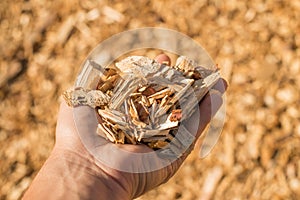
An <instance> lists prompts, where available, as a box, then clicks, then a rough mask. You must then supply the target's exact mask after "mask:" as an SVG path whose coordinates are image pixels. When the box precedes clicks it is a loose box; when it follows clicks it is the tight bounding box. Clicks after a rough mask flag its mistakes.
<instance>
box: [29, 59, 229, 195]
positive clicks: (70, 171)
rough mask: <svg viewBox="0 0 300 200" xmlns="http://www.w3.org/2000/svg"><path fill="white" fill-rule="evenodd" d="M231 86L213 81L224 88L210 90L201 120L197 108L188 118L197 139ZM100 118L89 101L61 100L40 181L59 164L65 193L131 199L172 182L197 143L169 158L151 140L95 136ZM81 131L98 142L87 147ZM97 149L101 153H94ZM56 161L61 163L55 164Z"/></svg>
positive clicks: (216, 87)
mask: <svg viewBox="0 0 300 200" xmlns="http://www.w3.org/2000/svg"><path fill="white" fill-rule="evenodd" d="M167 59H168V57H166V56H161V55H160V56H158V57H157V60H158V61H159V62H161V63H162V62H165V61H167ZM226 87H227V86H226V82H225V81H224V80H223V79H220V80H219V81H218V83H217V84H216V85H215V87H214V89H216V90H218V91H219V92H220V94H217V93H213V94H211V95H210V94H208V95H206V96H205V98H204V99H203V100H202V101H201V103H200V104H199V111H200V122H199V124H195V123H194V119H195V117H196V115H199V113H195V114H194V115H193V116H192V117H191V118H190V119H189V120H188V121H187V123H186V127H187V129H188V130H189V132H190V133H191V134H192V135H194V136H195V141H194V143H195V142H196V140H197V138H198V137H199V136H200V135H201V133H202V132H203V130H204V129H205V127H206V126H207V124H208V123H209V121H210V119H211V117H212V115H214V114H215V113H216V111H217V110H218V109H219V108H220V106H221V104H222V97H221V95H222V93H224V92H225V90H226ZM97 123H98V121H97V118H96V117H95V110H94V109H92V108H90V107H87V106H81V107H76V108H70V107H68V106H67V105H66V104H65V103H62V104H61V107H60V111H59V115H58V121H57V129H56V144H55V147H54V150H53V152H52V154H51V156H50V158H49V159H48V161H47V162H46V164H45V167H43V168H44V171H43V170H41V172H40V173H39V175H40V176H38V177H40V178H37V182H41V181H39V180H41V178H42V180H45V181H46V180H48V181H49V179H45V178H44V179H43V173H44V172H45V173H46V172H48V171H49V170H50V171H51V172H53V173H54V174H56V173H57V168H59V170H61V172H60V173H61V174H64V177H66V178H65V180H64V181H63V182H64V183H63V184H62V186H61V187H62V188H63V187H65V185H66V184H68V187H67V188H68V189H67V193H66V192H64V191H63V189H60V191H61V196H60V197H61V198H65V197H69V198H70V199H74V198H76V197H77V198H80V199H84V198H86V199H108V198H109V199H132V198H136V197H138V196H140V195H142V194H144V193H145V192H147V191H149V190H151V189H153V188H155V187H157V186H159V185H160V184H162V183H165V182H167V181H168V180H169V179H170V178H171V177H172V176H173V175H174V174H175V173H176V171H177V170H178V169H179V167H180V166H181V164H182V163H183V161H184V160H185V159H186V157H187V156H188V154H189V153H190V151H191V150H192V149H193V147H194V143H193V144H192V145H191V146H189V147H188V149H187V150H186V152H185V153H183V154H182V155H181V156H180V157H178V158H177V159H175V160H172V161H171V162H170V161H169V160H166V159H165V158H161V157H159V156H156V155H155V154H153V150H152V149H150V148H149V147H147V146H146V145H128V144H125V145H124V144H122V145H117V144H113V143H111V142H109V141H106V140H105V139H104V138H101V137H96V138H95V127H97ZM79 132H80V133H79ZM82 133H84V134H86V135H87V137H90V138H88V139H85V140H88V142H89V143H90V144H96V145H94V146H93V145H92V146H89V147H87V145H85V144H84V143H83V142H82V138H81V136H82ZM97 144H101V145H97ZM149 153H151V155H152V156H151V157H147V156H146V157H143V156H142V155H146V154H149ZM95 155H97V156H96V157H95ZM131 155H134V156H131ZM52 163H57V164H56V165H54V166H53V165H52ZM61 163H63V165H62V164H61ZM162 163H164V164H162ZM165 163H167V164H165ZM150 165H151V166H154V168H153V169H155V170H153V171H152V170H149V169H150V168H149V166H150ZM58 166H59V167H58ZM124 166H126V170H122V168H123V167H124ZM59 178H60V177H56V178H55V179H54V180H53V181H56V180H57V179H58V180H59ZM50 180H51V178H50ZM42 182H44V181H42ZM32 187H34V186H32ZM32 187H31V188H32ZM32 191H33V189H31V190H29V192H28V193H29V196H30V194H32ZM40 193H42V192H40Z"/></svg>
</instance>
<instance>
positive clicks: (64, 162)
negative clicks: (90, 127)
mask: <svg viewBox="0 0 300 200" xmlns="http://www.w3.org/2000/svg"><path fill="white" fill-rule="evenodd" d="M36 189H37V190H38V191H35V190H36ZM49 191H50V193H49ZM27 193H28V195H26V194H25V196H24V198H25V199H26V196H27V197H30V198H28V199H41V198H42V197H45V198H46V199H129V195H128V193H127V192H126V191H125V190H124V189H123V188H122V187H121V185H120V184H119V183H118V180H115V179H113V178H112V177H111V176H110V175H108V174H107V173H105V172H104V171H103V170H102V169H101V168H99V167H98V166H97V165H95V163H93V160H92V159H90V158H88V157H85V156H82V155H79V154H77V153H76V152H70V151H64V150H60V149H56V148H55V150H54V151H53V152H52V154H51V155H50V157H49V158H48V160H47V161H46V163H45V164H44V166H43V167H42V169H41V171H40V172H39V174H38V175H37V177H36V178H35V180H34V182H33V184H32V185H31V187H30V188H29V190H28V192H27ZM31 194H35V196H32V195H31ZM34 197H36V198H34ZM127 197H128V198H127Z"/></svg>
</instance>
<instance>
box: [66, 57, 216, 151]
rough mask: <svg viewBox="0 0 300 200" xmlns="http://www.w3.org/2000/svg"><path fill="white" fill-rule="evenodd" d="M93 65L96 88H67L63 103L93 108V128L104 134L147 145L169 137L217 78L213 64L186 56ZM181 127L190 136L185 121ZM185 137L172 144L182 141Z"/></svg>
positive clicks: (160, 143) (161, 143) (155, 145)
mask: <svg viewBox="0 0 300 200" xmlns="http://www.w3.org/2000/svg"><path fill="white" fill-rule="evenodd" d="M88 62H90V63H92V64H93V65H97V64H96V63H95V62H93V61H88ZM97 68H98V69H100V73H101V74H100V75H99V77H100V80H99V82H98V85H97V88H96V90H89V89H85V88H75V89H71V90H68V91H66V92H65V93H64V94H63V97H64V99H65V100H66V102H67V104H68V105H69V106H80V105H88V106H90V107H93V108H96V110H97V112H98V114H99V116H100V120H99V121H100V123H99V124H98V131H97V132H98V134H99V135H100V136H102V137H104V138H106V139H107V140H109V141H111V142H113V143H119V144H140V143H143V144H146V145H148V146H149V147H151V148H152V149H160V148H163V147H164V146H166V145H167V144H168V143H169V142H170V141H172V140H173V139H174V137H175V136H176V133H177V132H178V128H179V125H180V122H181V121H182V120H185V119H188V118H189V117H190V116H191V115H192V114H193V112H194V110H195V108H196V106H197V105H198V102H199V101H201V99H202V98H203V97H204V95H205V94H206V93H207V92H208V90H209V89H210V88H211V87H212V86H213V85H214V84H215V83H216V81H217V80H218V79H219V78H220V74H219V71H218V69H217V68H215V69H213V70H212V69H206V68H204V67H201V66H199V65H198V64H197V63H196V62H195V61H193V60H191V59H188V58H187V57H185V56H180V57H179V58H178V59H177V61H176V64H175V66H169V65H168V63H163V64H160V63H158V62H157V61H155V60H152V59H150V58H148V57H143V56H130V57H127V58H125V59H123V60H121V61H120V62H117V63H116V64H115V66H111V67H107V68H103V67H101V66H100V65H97ZM181 126H183V125H181ZM181 129H182V130H183V131H184V132H185V133H186V134H185V137H190V135H189V134H188V131H187V129H186V128H185V127H184V126H183V127H181ZM186 141H188V140H184V139H182V141H179V143H178V142H177V144H178V146H181V145H183V146H187V145H189V144H186ZM178 148H180V147H178ZM175 152H176V150H175ZM177 152H178V151H177Z"/></svg>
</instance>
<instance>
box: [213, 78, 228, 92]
mask: <svg viewBox="0 0 300 200" xmlns="http://www.w3.org/2000/svg"><path fill="white" fill-rule="evenodd" d="M227 88H228V83H227V81H226V80H225V79H223V78H220V79H219V80H218V81H217V83H216V84H215V85H214V86H213V87H212V89H214V90H217V91H219V92H220V93H221V94H224V93H225V91H226V90H227Z"/></svg>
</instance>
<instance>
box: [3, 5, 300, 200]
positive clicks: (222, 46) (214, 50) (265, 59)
mask: <svg viewBox="0 0 300 200" xmlns="http://www.w3.org/2000/svg"><path fill="white" fill-rule="evenodd" d="M141 27H165V28H171V29H174V30H177V31H179V32H182V33H184V34H186V35H188V36H190V37H192V38H193V39H194V40H196V41H197V42H199V43H200V44H202V46H203V47H204V48H205V49H206V50H207V51H208V52H209V54H210V55H211V56H212V58H213V59H214V60H215V62H216V63H218V64H219V66H220V68H221V70H222V74H223V76H224V77H225V78H226V79H227V80H228V82H229V85H230V86H229V88H228V91H227V101H226V105H227V117H226V123H225V126H224V129H223V132H222V135H221V138H220V141H219V143H218V145H217V146H216V147H215V148H214V150H213V151H212V153H211V154H210V155H209V156H208V157H206V158H205V159H199V158H198V150H195V151H194V152H193V153H192V155H191V156H190V157H189V158H188V159H187V161H186V162H185V163H184V165H183V166H182V167H181V169H180V170H179V171H178V173H177V174H176V175H175V177H174V178H173V179H171V180H170V181H169V182H168V183H166V184H164V185H162V186H160V187H159V188H157V189H155V190H153V191H150V192H149V193H147V194H146V195H144V196H142V197H140V198H139V199H140V200H145V199H182V200H183V199H185V200H188V199H202V200H208V199H299V198H300V123H299V119H300V111H299V106H298V105H299V103H300V100H299V91H300V49H299V48H300V2H299V1H283V0H282V1H280V0H277V1H271V0H266V1H260V0H253V1H237V0H229V1H224V3H223V1H205V0H199V1H192V0H189V1H183V0H174V1H163V0H157V1H135V2H134V3H128V2H127V1H121V0H115V1H107V0H102V1H75V0H70V1H38V0H31V1H8V0H2V1H1V2H0V43H1V45H0V102H1V103H0V111H1V112H0V144H1V145H0V157H1V161H0V163H1V164H0V166H1V167H0V186H1V187H0V199H1V200H2V199H3V200H4V199H20V198H21V196H22V194H23V192H24V191H25V190H26V189H27V188H28V186H29V185H30V183H31V181H32V179H33V178H34V176H35V175H36V173H37V172H38V171H39V169H40V168H41V166H42V164H43V162H44V161H45V160H46V158H47V156H48V155H49V153H50V151H51V149H52V147H53V145H54V141H55V124H56V117H57V112H58V107H59V102H60V101H61V99H60V95H61V93H62V92H63V91H64V90H66V89H67V88H69V87H70V86H71V85H72V84H73V83H74V80H75V77H76V75H77V73H78V70H79V66H80V65H81V63H82V62H83V61H84V59H85V57H86V56H87V55H88V53H89V52H90V51H91V50H92V49H93V48H94V47H95V46H96V44H98V43H99V42H101V41H103V40H104V39H106V38H108V37H110V36H112V35H113V34H115V33H119V32H122V31H124V30H129V29H132V28H141Z"/></svg>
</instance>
